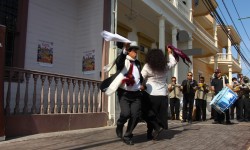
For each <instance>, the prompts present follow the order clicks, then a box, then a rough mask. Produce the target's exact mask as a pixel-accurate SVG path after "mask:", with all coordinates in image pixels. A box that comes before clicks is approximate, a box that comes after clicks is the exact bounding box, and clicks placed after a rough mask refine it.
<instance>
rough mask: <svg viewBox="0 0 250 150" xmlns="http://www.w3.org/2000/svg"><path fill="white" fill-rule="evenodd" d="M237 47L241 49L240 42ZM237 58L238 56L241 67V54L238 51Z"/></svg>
mask: <svg viewBox="0 0 250 150" xmlns="http://www.w3.org/2000/svg"><path fill="white" fill-rule="evenodd" d="M237 47H238V49H239V51H240V44H237ZM237 58H238V62H239V64H240V67H241V57H240V54H239V53H237Z"/></svg>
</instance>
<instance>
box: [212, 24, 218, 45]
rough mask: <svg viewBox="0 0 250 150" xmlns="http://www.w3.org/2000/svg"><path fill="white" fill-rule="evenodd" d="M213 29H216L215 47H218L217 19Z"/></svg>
mask: <svg viewBox="0 0 250 150" xmlns="http://www.w3.org/2000/svg"><path fill="white" fill-rule="evenodd" d="M213 29H214V40H215V43H214V44H215V45H214V46H215V47H218V37H217V23H216V21H215V20H214V26H213Z"/></svg>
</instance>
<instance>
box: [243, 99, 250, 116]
mask: <svg viewBox="0 0 250 150" xmlns="http://www.w3.org/2000/svg"><path fill="white" fill-rule="evenodd" d="M242 108H243V109H242V117H243V119H244V120H246V121H250V99H249V96H248V95H247V96H243V98H242Z"/></svg>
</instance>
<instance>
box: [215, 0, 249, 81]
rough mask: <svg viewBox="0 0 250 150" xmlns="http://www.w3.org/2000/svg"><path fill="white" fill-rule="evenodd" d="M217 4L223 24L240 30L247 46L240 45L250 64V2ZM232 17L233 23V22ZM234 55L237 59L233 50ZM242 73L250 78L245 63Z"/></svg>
mask: <svg viewBox="0 0 250 150" xmlns="http://www.w3.org/2000/svg"><path fill="white" fill-rule="evenodd" d="M217 3H218V7H217V9H216V10H217V12H218V13H219V15H220V17H221V19H222V20H223V22H224V23H225V24H226V25H232V26H234V25H235V26H234V28H235V30H236V31H237V30H238V32H239V34H240V37H241V39H242V40H243V41H244V43H245V44H244V43H243V42H241V43H240V48H241V51H242V52H243V54H244V56H245V58H246V59H247V60H248V61H249V62H250V0H224V3H223V0H217ZM224 4H225V6H226V8H227V10H228V12H229V14H228V12H227V10H226V8H225V6H224ZM235 7H236V9H235ZM236 10H237V11H236ZM238 14H239V16H240V18H242V19H241V21H240V20H239V16H238ZM230 16H231V18H232V20H233V21H231V18H230ZM246 17H249V18H246ZM243 18H246V19H243ZM242 24H243V25H242ZM243 26H244V27H243ZM244 28H245V29H244ZM232 53H233V56H234V58H237V52H236V50H235V49H234V48H232ZM242 73H243V75H246V76H248V77H250V68H249V67H246V65H245V64H244V62H243V61H242Z"/></svg>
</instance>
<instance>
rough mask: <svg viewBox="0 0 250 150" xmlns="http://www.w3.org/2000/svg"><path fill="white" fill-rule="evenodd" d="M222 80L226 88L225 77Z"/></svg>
mask: <svg viewBox="0 0 250 150" xmlns="http://www.w3.org/2000/svg"><path fill="white" fill-rule="evenodd" d="M222 80H223V87H225V86H226V84H225V77H224V76H222Z"/></svg>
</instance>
